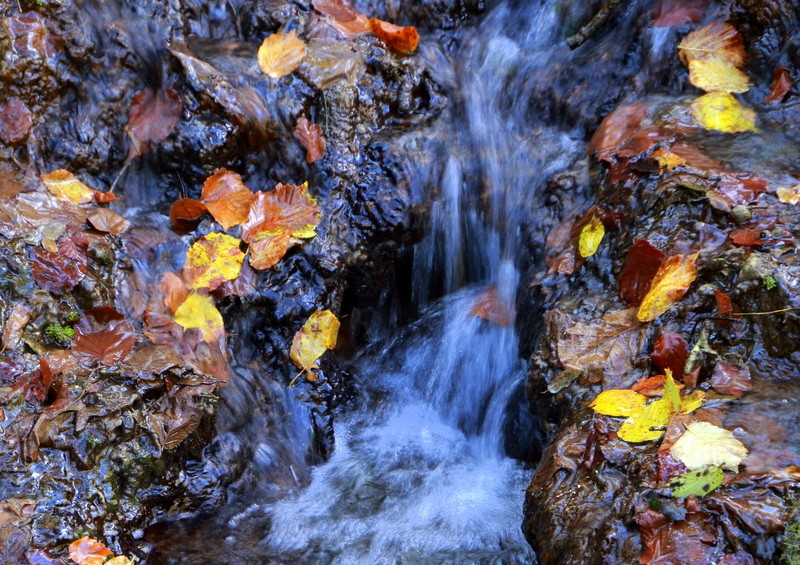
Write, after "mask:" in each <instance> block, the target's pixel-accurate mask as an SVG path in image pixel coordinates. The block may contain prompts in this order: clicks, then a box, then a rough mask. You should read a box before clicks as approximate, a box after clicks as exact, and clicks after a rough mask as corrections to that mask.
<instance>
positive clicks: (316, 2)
mask: <svg viewBox="0 0 800 565" xmlns="http://www.w3.org/2000/svg"><path fill="white" fill-rule="evenodd" d="M311 4H312V5H313V6H314V9H315V10H316V11H318V12H320V13H321V14H325V15H327V16H331V17H332V18H334V19H336V20H339V21H340V22H350V21H353V20H355V19H356V18H357V17H358V16H359V13H358V11H357V10H356V9H355V8H353V7H352V6H351V5H350V3H349V2H346V1H345V0H313V2H311Z"/></svg>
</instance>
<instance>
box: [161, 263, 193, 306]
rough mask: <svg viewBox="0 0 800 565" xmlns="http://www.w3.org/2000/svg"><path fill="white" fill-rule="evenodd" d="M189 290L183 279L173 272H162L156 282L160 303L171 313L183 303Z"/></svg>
mask: <svg viewBox="0 0 800 565" xmlns="http://www.w3.org/2000/svg"><path fill="white" fill-rule="evenodd" d="M189 292H190V291H189V288H188V287H187V286H186V283H185V282H184V280H183V279H182V278H181V277H179V276H178V275H176V274H175V273H164V276H163V277H162V279H161V282H160V283H159V284H158V293H159V295H160V296H161V303H162V304H163V305H164V307H165V308H166V309H167V310H169V312H170V313H171V314H174V313H175V310H177V309H178V307H179V306H180V305H181V304H183V301H184V300H186V297H187V296H189Z"/></svg>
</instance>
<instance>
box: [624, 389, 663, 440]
mask: <svg viewBox="0 0 800 565" xmlns="http://www.w3.org/2000/svg"><path fill="white" fill-rule="evenodd" d="M674 414H675V408H674V406H673V405H672V401H671V400H670V399H668V398H660V399H659V400H656V401H655V402H651V403H650V404H648V405H647V406H645V407H644V409H643V410H642V411H641V412H639V413H638V414H634V415H633V416H631V417H630V418H628V419H627V420H625V421H624V422H623V423H622V426H621V427H620V429H619V431H618V432H617V435H618V436H619V438H620V439H621V440H623V441H627V442H630V443H640V442H643V441H653V440H657V439H659V438H661V436H663V435H664V431H665V430H666V426H667V424H669V421H670V419H671V418H672V416H673V415H674Z"/></svg>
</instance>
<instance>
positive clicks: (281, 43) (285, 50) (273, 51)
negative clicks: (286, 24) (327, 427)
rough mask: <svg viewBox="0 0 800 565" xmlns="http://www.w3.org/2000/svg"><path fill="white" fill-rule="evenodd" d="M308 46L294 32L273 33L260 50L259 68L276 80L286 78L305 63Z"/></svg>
mask: <svg viewBox="0 0 800 565" xmlns="http://www.w3.org/2000/svg"><path fill="white" fill-rule="evenodd" d="M305 56H306V44H305V42H304V41H303V40H302V39H299V38H298V37H297V35H295V33H294V32H293V31H290V32H289V33H273V34H272V35H270V36H269V37H267V38H266V39H265V40H264V42H263V43H262V44H261V47H259V49H258V66H259V67H261V70H262V71H264V72H265V73H266V74H268V75H269V76H271V77H272V78H274V79H279V78H282V77H285V76H286V75H288V74H289V73H291V72H292V71H294V70H295V69H296V68H297V66H298V65H299V64H300V63H301V62H302V61H303V57H305Z"/></svg>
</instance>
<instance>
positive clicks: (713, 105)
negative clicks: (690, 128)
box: [692, 92, 758, 133]
mask: <svg viewBox="0 0 800 565" xmlns="http://www.w3.org/2000/svg"><path fill="white" fill-rule="evenodd" d="M692 115H693V116H694V118H695V119H696V120H697V122H698V123H699V124H700V125H701V126H703V127H704V128H706V129H711V130H716V131H722V132H726V133H739V132H745V131H758V130H757V129H756V113H755V110H753V109H752V108H748V107H747V106H744V105H743V104H741V103H740V102H739V101H738V100H736V98H734V97H733V95H732V94H728V93H727V92H711V93H709V94H705V95H703V96H701V97H700V98H698V99H697V100H695V101H694V102H693V103H692Z"/></svg>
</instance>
